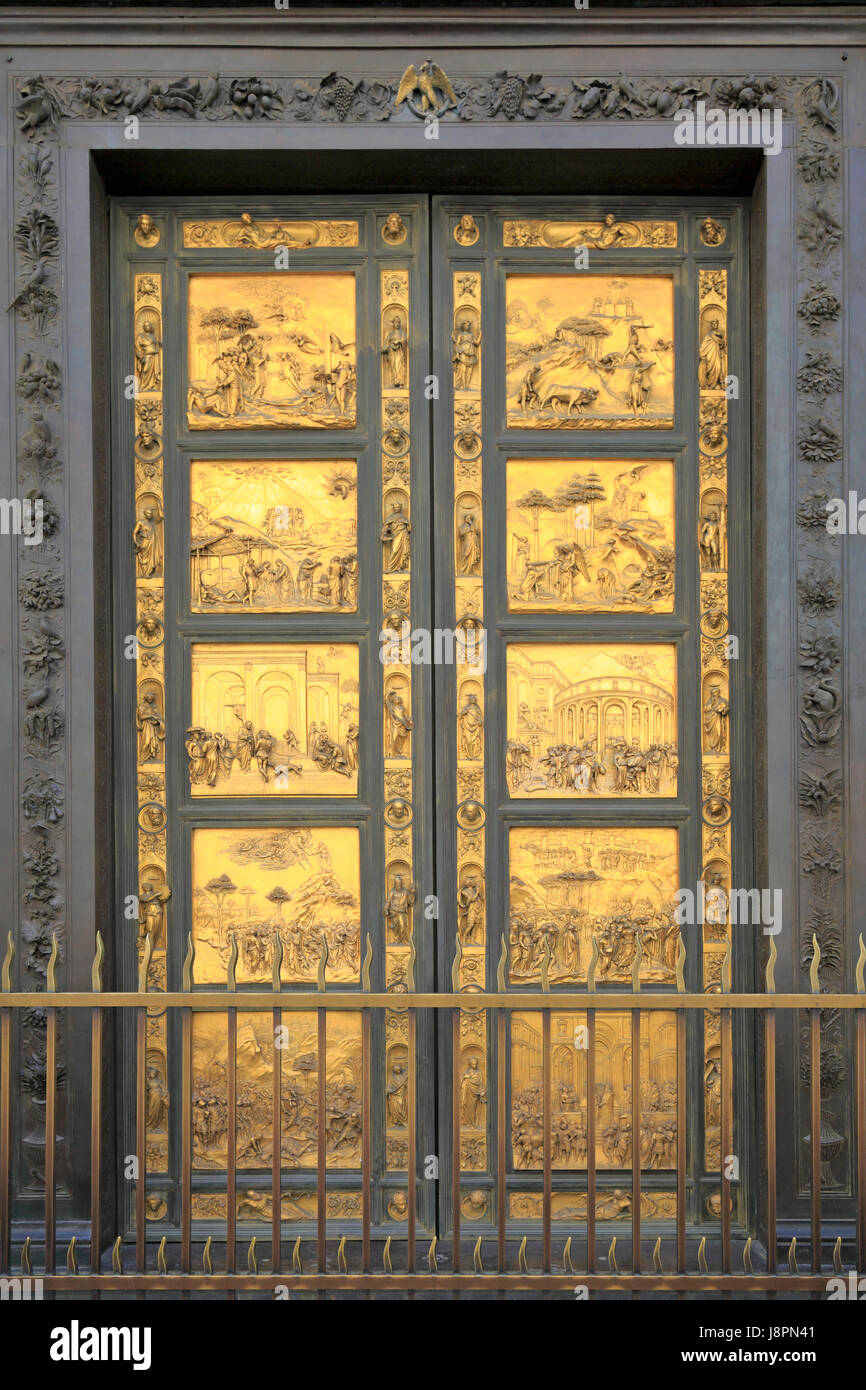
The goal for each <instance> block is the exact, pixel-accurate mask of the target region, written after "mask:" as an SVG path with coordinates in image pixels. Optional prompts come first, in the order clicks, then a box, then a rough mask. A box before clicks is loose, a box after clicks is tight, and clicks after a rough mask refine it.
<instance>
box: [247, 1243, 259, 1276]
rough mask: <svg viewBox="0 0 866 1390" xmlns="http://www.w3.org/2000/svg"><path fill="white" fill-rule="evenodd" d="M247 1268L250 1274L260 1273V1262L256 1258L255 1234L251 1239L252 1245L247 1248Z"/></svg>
mask: <svg viewBox="0 0 866 1390" xmlns="http://www.w3.org/2000/svg"><path fill="white" fill-rule="evenodd" d="M247 1269H248V1270H249V1272H250V1274H258V1272H259V1262H258V1260H257V1259H256V1237H255V1236H253V1238H252V1240H251V1241H250V1246H249V1249H248V1250H247Z"/></svg>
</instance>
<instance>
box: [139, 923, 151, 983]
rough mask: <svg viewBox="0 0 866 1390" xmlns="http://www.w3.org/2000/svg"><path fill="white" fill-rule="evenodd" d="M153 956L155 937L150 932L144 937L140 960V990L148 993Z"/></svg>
mask: <svg viewBox="0 0 866 1390" xmlns="http://www.w3.org/2000/svg"><path fill="white" fill-rule="evenodd" d="M152 956H153V937H152V936H151V934H150V932H148V933H147V936H146V937H145V938H144V945H143V947H142V949H141V959H140V960H139V962H138V992H139V994H147V976H148V972H149V970H150V962H151V958H152Z"/></svg>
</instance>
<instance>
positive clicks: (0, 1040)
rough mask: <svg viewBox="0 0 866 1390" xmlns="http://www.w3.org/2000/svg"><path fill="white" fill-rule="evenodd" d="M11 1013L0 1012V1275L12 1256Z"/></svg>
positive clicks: (1, 1010) (0, 1010) (7, 1010)
mask: <svg viewBox="0 0 866 1390" xmlns="http://www.w3.org/2000/svg"><path fill="white" fill-rule="evenodd" d="M11 1123H12V1010H11V1009H0V1274H8V1273H9V1262H10V1259H11V1253H12V1192H11V1181H12V1173H11V1167H12V1130H11Z"/></svg>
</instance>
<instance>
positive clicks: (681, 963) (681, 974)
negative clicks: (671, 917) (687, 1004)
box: [674, 933, 686, 994]
mask: <svg viewBox="0 0 866 1390" xmlns="http://www.w3.org/2000/svg"><path fill="white" fill-rule="evenodd" d="M674 969H675V970H676V976H677V994H685V992H686V943H685V938H684V937H683V935H682V933H680V939H679V943H678V945H677V963H676V966H675V967H674Z"/></svg>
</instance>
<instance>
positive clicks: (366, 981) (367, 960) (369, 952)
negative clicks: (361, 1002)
mask: <svg viewBox="0 0 866 1390" xmlns="http://www.w3.org/2000/svg"><path fill="white" fill-rule="evenodd" d="M372 969H373V943H372V941H371V940H370V933H369V932H367V949H366V951H365V952H364V964H363V965H362V966H361V988H362V990H364V991H365V993H367V994H369V992H370V972H371V971H372Z"/></svg>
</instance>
